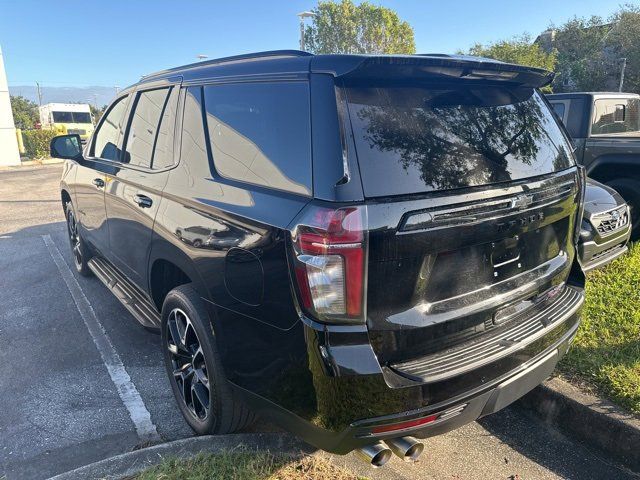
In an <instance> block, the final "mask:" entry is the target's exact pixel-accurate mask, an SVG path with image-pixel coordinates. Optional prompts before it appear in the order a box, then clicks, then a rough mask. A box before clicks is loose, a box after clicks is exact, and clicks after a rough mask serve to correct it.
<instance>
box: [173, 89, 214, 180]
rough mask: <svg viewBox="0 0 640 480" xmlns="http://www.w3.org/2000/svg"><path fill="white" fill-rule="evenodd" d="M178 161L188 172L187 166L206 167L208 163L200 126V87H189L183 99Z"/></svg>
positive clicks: (202, 128) (202, 127)
mask: <svg viewBox="0 0 640 480" xmlns="http://www.w3.org/2000/svg"><path fill="white" fill-rule="evenodd" d="M180 161H181V163H182V164H184V166H185V168H188V169H189V170H192V169H191V168H190V167H189V165H198V164H199V165H208V163H209V159H208V157H207V145H206V140H205V136H204V126H203V125H202V89H201V88H200V87H189V88H188V89H187V94H186V96H185V99H184V117H183V119H182V143H181V147H180Z"/></svg>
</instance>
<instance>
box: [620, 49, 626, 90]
mask: <svg viewBox="0 0 640 480" xmlns="http://www.w3.org/2000/svg"><path fill="white" fill-rule="evenodd" d="M620 60H622V68H621V69H620V86H619V87H618V91H619V92H621V91H622V86H623V85H624V71H625V70H626V68H627V57H624V58H621V59H620Z"/></svg>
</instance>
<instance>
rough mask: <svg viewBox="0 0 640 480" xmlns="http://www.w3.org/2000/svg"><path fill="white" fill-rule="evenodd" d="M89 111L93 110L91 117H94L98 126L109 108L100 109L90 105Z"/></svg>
mask: <svg viewBox="0 0 640 480" xmlns="http://www.w3.org/2000/svg"><path fill="white" fill-rule="evenodd" d="M89 109H90V110H91V116H93V121H94V123H95V124H96V125H97V124H98V122H99V121H100V119H101V118H102V115H104V111H105V110H106V109H107V106H106V105H103V106H102V107H99V108H98V107H94V106H93V105H91V104H90V105H89Z"/></svg>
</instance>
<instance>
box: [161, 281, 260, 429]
mask: <svg viewBox="0 0 640 480" xmlns="http://www.w3.org/2000/svg"><path fill="white" fill-rule="evenodd" d="M161 336H162V350H163V357H164V362H165V367H166V369H167V375H168V376H169V383H171V389H172V390H173V395H174V396H175V399H176V402H177V403H178V407H179V408H180V411H181V412H182V415H183V416H184V418H185V420H186V421H187V423H188V424H189V426H190V427H191V428H192V429H193V430H194V431H195V432H196V433H197V434H199V435H207V434H225V433H232V432H235V431H237V430H239V429H241V428H243V427H245V426H247V425H249V424H251V423H252V422H253V421H254V420H255V415H254V414H253V413H252V412H251V411H250V410H249V409H248V408H247V407H246V406H245V405H244V404H243V403H242V402H241V401H240V400H239V399H237V398H236V397H235V396H234V395H233V392H232V391H231V388H230V387H229V385H228V384H227V379H226V376H225V375H224V371H223V369H222V364H221V362H220V355H219V354H218V348H217V346H216V339H215V335H214V333H213V329H212V328H211V323H210V321H209V315H208V313H207V310H206V307H205V306H204V304H203V301H202V300H201V299H200V296H199V295H198V293H197V292H196V291H195V290H194V289H193V287H191V285H188V284H187V285H181V286H179V287H177V288H174V289H173V290H171V291H170V292H169V293H168V294H167V296H166V298H165V300H164V304H163V305H162V326H161Z"/></svg>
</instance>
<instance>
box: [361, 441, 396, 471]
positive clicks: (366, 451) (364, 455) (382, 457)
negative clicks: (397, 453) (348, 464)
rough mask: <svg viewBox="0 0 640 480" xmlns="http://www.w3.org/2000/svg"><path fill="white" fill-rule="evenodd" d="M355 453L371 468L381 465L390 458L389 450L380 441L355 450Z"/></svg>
mask: <svg viewBox="0 0 640 480" xmlns="http://www.w3.org/2000/svg"><path fill="white" fill-rule="evenodd" d="M356 455H357V456H358V458H360V459H361V460H363V461H365V462H366V463H368V464H369V465H371V466H372V467H373V468H378V467H382V466H383V465H384V464H385V463H387V462H388V461H389V459H390V458H391V450H389V449H388V448H387V447H385V446H384V445H383V444H382V443H380V442H378V443H374V444H373V445H367V446H366V447H362V448H359V449H358V450H356Z"/></svg>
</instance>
